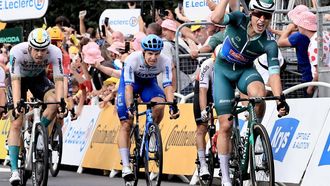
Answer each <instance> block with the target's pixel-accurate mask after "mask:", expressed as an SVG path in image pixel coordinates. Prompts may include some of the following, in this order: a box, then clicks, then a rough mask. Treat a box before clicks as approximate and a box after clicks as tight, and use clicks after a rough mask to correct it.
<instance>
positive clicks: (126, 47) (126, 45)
mask: <svg viewBox="0 0 330 186" xmlns="http://www.w3.org/2000/svg"><path fill="white" fill-rule="evenodd" d="M130 50H131V49H130V42H129V41H126V42H125V53H128V52H129V51H130Z"/></svg>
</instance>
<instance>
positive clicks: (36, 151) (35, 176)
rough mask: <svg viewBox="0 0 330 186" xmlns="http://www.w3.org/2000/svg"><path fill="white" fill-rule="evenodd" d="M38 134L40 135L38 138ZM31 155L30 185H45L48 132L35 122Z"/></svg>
mask: <svg viewBox="0 0 330 186" xmlns="http://www.w3.org/2000/svg"><path fill="white" fill-rule="evenodd" d="M39 136H41V137H40V138H39ZM38 146H39V147H38ZM32 157H33V160H32V185H33V186H46V185H47V182H48V134H47V131H46V128H45V126H43V125H42V124H41V123H37V124H36V128H35V136H34V143H33V144H32Z"/></svg>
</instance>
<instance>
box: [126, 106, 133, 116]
mask: <svg viewBox="0 0 330 186" xmlns="http://www.w3.org/2000/svg"><path fill="white" fill-rule="evenodd" d="M134 113H135V108H134V107H133V106H130V107H128V108H127V114H128V118H130V119H133V118H134Z"/></svg>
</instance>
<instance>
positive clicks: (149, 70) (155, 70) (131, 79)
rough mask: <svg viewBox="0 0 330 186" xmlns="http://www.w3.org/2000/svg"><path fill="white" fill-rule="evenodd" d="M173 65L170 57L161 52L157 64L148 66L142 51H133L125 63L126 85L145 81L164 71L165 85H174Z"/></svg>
mask: <svg viewBox="0 0 330 186" xmlns="http://www.w3.org/2000/svg"><path fill="white" fill-rule="evenodd" d="M171 69H172V67H171V60H170V58H168V57H166V56H165V55H163V54H160V55H159V57H158V59H157V62H156V65H155V66H148V65H147V64H146V63H145V61H144V57H143V53H142V51H137V52H133V53H131V54H130V55H129V56H128V57H127V58H126V60H125V63H124V81H125V85H133V84H134V83H136V82H140V83H143V81H148V80H151V79H154V78H156V77H157V75H158V74H160V73H163V87H164V88H165V87H167V86H170V85H172V70H171Z"/></svg>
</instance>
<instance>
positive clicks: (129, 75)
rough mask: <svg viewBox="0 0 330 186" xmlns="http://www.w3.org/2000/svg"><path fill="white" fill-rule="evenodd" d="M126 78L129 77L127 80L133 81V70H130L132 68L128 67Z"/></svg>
mask: <svg viewBox="0 0 330 186" xmlns="http://www.w3.org/2000/svg"><path fill="white" fill-rule="evenodd" d="M128 77H129V79H133V69H132V67H129V70H128Z"/></svg>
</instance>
